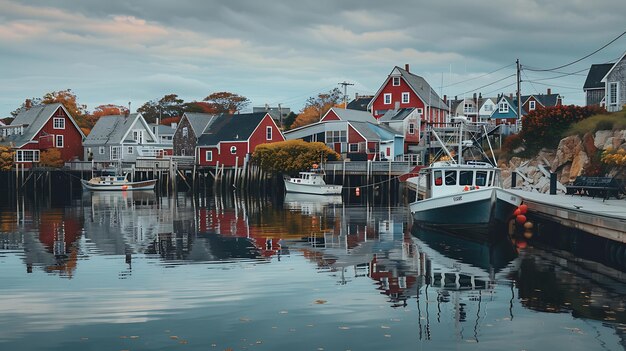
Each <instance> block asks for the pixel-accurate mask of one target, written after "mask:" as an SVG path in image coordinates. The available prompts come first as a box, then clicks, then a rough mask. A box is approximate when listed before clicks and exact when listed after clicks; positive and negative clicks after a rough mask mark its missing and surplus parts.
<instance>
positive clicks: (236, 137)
mask: <svg viewBox="0 0 626 351" xmlns="http://www.w3.org/2000/svg"><path fill="white" fill-rule="evenodd" d="M284 140H285V138H284V136H283V134H282V133H281V131H280V129H279V128H278V125H276V122H275V121H274V119H273V118H272V116H271V115H270V114H269V113H267V112H260V113H241V114H234V115H227V114H223V115H219V116H217V117H216V118H215V120H214V121H213V122H212V123H211V124H210V125H209V126H208V127H207V128H206V129H205V130H204V132H203V133H202V135H201V136H200V138H198V144H197V146H196V152H195V155H196V162H197V164H198V165H200V166H208V167H212V166H217V165H218V164H219V165H223V166H225V167H235V166H242V165H243V164H244V161H245V160H246V158H247V157H249V156H250V155H251V154H252V153H253V152H254V149H255V148H256V147H257V146H258V145H261V144H267V143H275V142H278V141H284Z"/></svg>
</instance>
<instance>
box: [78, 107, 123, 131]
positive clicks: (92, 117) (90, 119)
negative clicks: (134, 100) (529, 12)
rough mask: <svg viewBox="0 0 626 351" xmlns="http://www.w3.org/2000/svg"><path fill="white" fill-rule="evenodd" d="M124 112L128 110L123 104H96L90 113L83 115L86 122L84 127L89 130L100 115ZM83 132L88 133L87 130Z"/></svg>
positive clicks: (115, 114)
mask: <svg viewBox="0 0 626 351" xmlns="http://www.w3.org/2000/svg"><path fill="white" fill-rule="evenodd" d="M126 112H128V108H127V107H125V106H120V105H113V104H107V105H100V106H97V107H96V108H95V109H94V110H93V112H91V113H90V114H87V115H85V121H86V122H87V126H86V128H87V129H88V130H91V129H92V128H93V126H95V125H96V123H97V122H98V120H99V119H100V117H103V116H117V115H123V114H125V113H126ZM84 131H85V130H84V129H83V132H84ZM85 134H89V133H88V132H87V133H85Z"/></svg>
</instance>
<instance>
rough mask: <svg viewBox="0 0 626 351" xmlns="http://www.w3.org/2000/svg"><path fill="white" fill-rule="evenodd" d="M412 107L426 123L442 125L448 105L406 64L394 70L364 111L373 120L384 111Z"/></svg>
mask: <svg viewBox="0 0 626 351" xmlns="http://www.w3.org/2000/svg"><path fill="white" fill-rule="evenodd" d="M410 107H414V108H416V109H417V113H419V114H421V115H423V118H422V119H424V120H425V121H427V122H431V123H444V122H445V121H446V117H447V115H448V106H447V105H446V103H445V102H444V101H443V100H441V98H440V97H439V95H437V93H436V92H435V90H434V89H433V88H432V87H431V86H430V84H428V82H427V81H426V80H425V79H424V78H423V77H420V76H418V75H415V74H413V73H411V72H410V71H409V65H408V64H407V65H405V68H404V69H402V68H400V67H398V66H396V67H394V68H393V70H392V71H391V73H390V74H389V75H388V76H387V78H386V79H385V81H384V82H383V84H382V85H381V86H380V88H379V89H378V91H377V92H376V94H374V97H373V98H372V100H371V101H370V103H369V104H368V106H367V108H368V110H369V111H372V114H373V115H374V117H376V118H380V117H381V116H382V115H384V114H385V113H386V112H387V111H388V110H397V109H400V108H410Z"/></svg>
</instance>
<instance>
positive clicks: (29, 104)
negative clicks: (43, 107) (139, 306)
mask: <svg viewBox="0 0 626 351" xmlns="http://www.w3.org/2000/svg"><path fill="white" fill-rule="evenodd" d="M31 107H33V100H31V99H26V102H24V108H25V109H27V110H30V108H31Z"/></svg>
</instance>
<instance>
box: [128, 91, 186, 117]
mask: <svg viewBox="0 0 626 351" xmlns="http://www.w3.org/2000/svg"><path fill="white" fill-rule="evenodd" d="M184 110H185V101H184V100H183V99H180V98H179V97H178V95H176V94H168V95H165V96H163V97H162V98H160V99H159V100H151V101H148V102H146V103H145V104H143V105H141V107H139V108H138V109H137V112H139V113H141V115H142V116H143V118H145V119H146V122H148V123H155V122H156V120H157V118H168V117H180V116H182V115H183V113H184Z"/></svg>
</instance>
